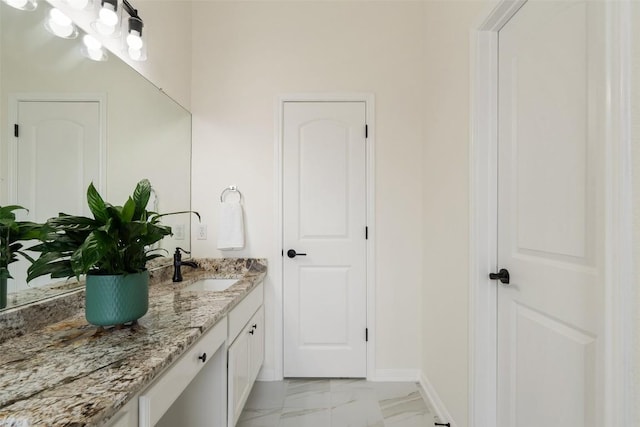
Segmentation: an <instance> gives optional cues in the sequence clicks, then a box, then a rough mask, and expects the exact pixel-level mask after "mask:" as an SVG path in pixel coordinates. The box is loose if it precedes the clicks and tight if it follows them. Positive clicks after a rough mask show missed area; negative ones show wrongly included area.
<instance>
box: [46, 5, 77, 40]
mask: <svg viewBox="0 0 640 427" xmlns="http://www.w3.org/2000/svg"><path fill="white" fill-rule="evenodd" d="M45 28H46V29H47V30H48V31H49V32H50V33H51V34H53V35H55V36H58V37H62V38H64V39H73V38H76V37H77V36H78V32H77V31H76V28H75V26H74V25H73V21H72V20H71V19H70V18H69V17H68V16H67V15H65V14H64V13H62V12H61V11H60V10H58V9H56V8H53V9H51V10H50V11H49V19H48V20H47V23H46V24H45Z"/></svg>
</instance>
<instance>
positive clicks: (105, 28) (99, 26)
mask: <svg viewBox="0 0 640 427" xmlns="http://www.w3.org/2000/svg"><path fill="white" fill-rule="evenodd" d="M93 28H95V30H96V31H97V32H99V33H100V34H102V35H103V36H111V35H113V34H114V33H115V32H116V26H115V25H107V24H105V23H104V22H102V21H95V22H94V23H93Z"/></svg>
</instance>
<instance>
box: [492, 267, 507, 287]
mask: <svg viewBox="0 0 640 427" xmlns="http://www.w3.org/2000/svg"><path fill="white" fill-rule="evenodd" d="M489 279H491V280H500V283H504V284H505V285H508V284H509V270H507V269H506V268H501V269H500V271H498V272H497V273H491V274H489Z"/></svg>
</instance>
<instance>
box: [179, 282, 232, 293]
mask: <svg viewBox="0 0 640 427" xmlns="http://www.w3.org/2000/svg"><path fill="white" fill-rule="evenodd" d="M238 280H239V279H201V280H198V281H197V282H194V283H192V284H190V285H189V286H187V287H185V288H184V290H185V291H217V292H220V291H224V290H225V289H229V287H231V285H233V284H234V283H236V282H237V281H238Z"/></svg>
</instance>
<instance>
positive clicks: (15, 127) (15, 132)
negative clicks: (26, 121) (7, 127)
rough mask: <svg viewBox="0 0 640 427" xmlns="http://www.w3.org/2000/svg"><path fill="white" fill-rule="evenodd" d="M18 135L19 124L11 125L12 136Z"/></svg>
mask: <svg viewBox="0 0 640 427" xmlns="http://www.w3.org/2000/svg"><path fill="white" fill-rule="evenodd" d="M19 135H20V126H18V125H17V124H15V125H13V136H15V137H16V138H17V137H18V136H19Z"/></svg>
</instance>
